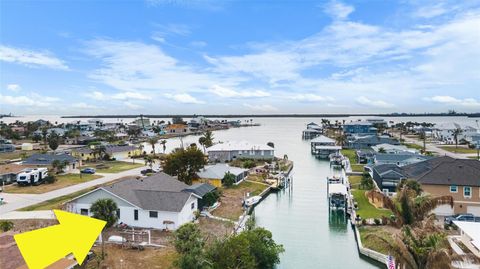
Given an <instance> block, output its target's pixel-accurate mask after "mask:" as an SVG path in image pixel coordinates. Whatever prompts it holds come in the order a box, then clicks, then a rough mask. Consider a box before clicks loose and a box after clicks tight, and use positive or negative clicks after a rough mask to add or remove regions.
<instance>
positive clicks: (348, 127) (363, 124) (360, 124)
mask: <svg viewBox="0 0 480 269" xmlns="http://www.w3.org/2000/svg"><path fill="white" fill-rule="evenodd" d="M343 133H345V134H347V135H349V134H359V135H360V134H362V135H364V134H376V133H377V128H375V127H373V124H372V123H371V122H367V121H355V122H348V123H345V124H343Z"/></svg>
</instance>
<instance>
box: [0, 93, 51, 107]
mask: <svg viewBox="0 0 480 269" xmlns="http://www.w3.org/2000/svg"><path fill="white" fill-rule="evenodd" d="M58 101H60V99H59V98H56V97H49V96H41V95H39V94H35V93H32V94H31V95H30V96H26V95H22V96H11V95H2V94H0V104H4V105H11V106H21V107H48V106H52V105H53V103H55V102H58Z"/></svg>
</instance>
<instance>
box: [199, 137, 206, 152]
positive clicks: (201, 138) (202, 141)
mask: <svg viewBox="0 0 480 269" xmlns="http://www.w3.org/2000/svg"><path fill="white" fill-rule="evenodd" d="M205 141H206V138H205V137H204V136H201V137H200V138H199V139H198V143H199V144H200V145H202V147H203V152H204V153H205V150H206V149H205Z"/></svg>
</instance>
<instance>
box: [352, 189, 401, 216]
mask: <svg viewBox="0 0 480 269" xmlns="http://www.w3.org/2000/svg"><path fill="white" fill-rule="evenodd" d="M352 194H353V197H354V198H355V201H356V202H357V204H358V210H357V214H358V215H360V217H362V218H363V219H370V218H381V217H382V216H385V217H390V215H392V211H390V210H388V209H378V208H376V207H375V206H373V205H372V204H371V203H370V202H369V201H368V199H367V197H366V196H365V190H352Z"/></svg>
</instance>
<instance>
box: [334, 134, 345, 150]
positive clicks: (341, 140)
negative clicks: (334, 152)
mask: <svg viewBox="0 0 480 269" xmlns="http://www.w3.org/2000/svg"><path fill="white" fill-rule="evenodd" d="M335 141H336V142H337V145H339V146H342V147H343V146H344V145H345V144H346V143H347V136H346V135H345V134H341V135H338V136H336V137H335Z"/></svg>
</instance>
